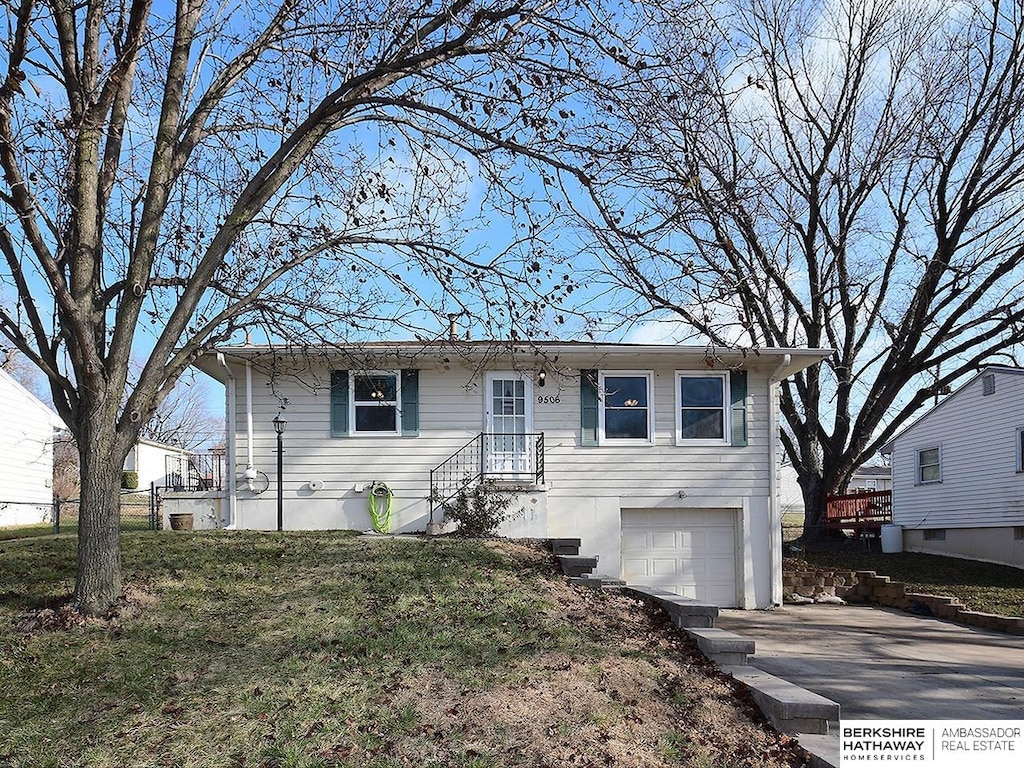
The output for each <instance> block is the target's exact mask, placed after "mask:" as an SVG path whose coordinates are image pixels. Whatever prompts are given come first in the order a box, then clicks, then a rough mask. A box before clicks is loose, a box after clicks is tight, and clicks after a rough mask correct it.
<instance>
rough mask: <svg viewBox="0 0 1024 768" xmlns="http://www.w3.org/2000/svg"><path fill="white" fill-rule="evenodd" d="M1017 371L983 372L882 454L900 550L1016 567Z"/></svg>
mask: <svg viewBox="0 0 1024 768" xmlns="http://www.w3.org/2000/svg"><path fill="white" fill-rule="evenodd" d="M1022 403H1024V369H1020V368H1009V367H1001V366H991V367H989V368H985V369H984V370H982V371H981V373H979V374H978V375H976V376H975V377H974V378H972V379H970V380H969V381H968V382H967V383H966V384H964V385H963V386H962V387H960V388H959V389H958V390H956V391H955V392H954V393H953V394H951V395H949V396H948V397H947V398H946V399H945V400H943V401H942V402H940V403H939V404H938V405H937V406H935V407H934V408H932V410H930V411H928V412H927V413H926V414H924V415H923V416H922V417H921V418H920V419H918V420H917V421H916V422H914V423H913V424H911V425H910V426H909V427H907V428H905V429H904V430H903V431H902V432H900V433H899V434H897V435H896V436H895V437H894V438H893V439H892V440H890V441H889V443H888V444H887V445H886V446H885V447H884V448H883V449H882V450H883V452H884V453H888V454H891V456H892V460H891V465H892V482H893V487H892V504H893V507H892V512H893V524H894V525H899V526H902V529H903V547H904V549H906V550H909V551H912V552H931V553H934V554H942V555H952V556H954V557H964V558H969V559H972V560H987V561H991V562H996V563H1007V564H1009V565H1015V566H1018V567H1024V452H1022V449H1024V410H1022V409H1021V404H1022Z"/></svg>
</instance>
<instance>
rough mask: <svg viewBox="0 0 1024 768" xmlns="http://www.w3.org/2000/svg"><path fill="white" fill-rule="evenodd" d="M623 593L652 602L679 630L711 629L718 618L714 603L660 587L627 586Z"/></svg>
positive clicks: (716, 607)
mask: <svg viewBox="0 0 1024 768" xmlns="http://www.w3.org/2000/svg"><path fill="white" fill-rule="evenodd" d="M623 592H625V593H626V594H629V595H632V596H633V597H638V598H640V599H641V600H650V601H653V602H654V603H655V605H657V606H658V607H659V608H661V609H662V610H663V611H665V613H667V614H668V617H669V619H671V621H672V623H673V624H674V625H675V626H676V627H679V628H680V629H686V628H688V627H713V626H715V619H716V618H718V606H717V605H715V604H714V603H705V602H703V601H701V600H694V599H693V598H692V597H683V596H682V595H677V594H676V593H675V592H669V591H668V590H666V589H661V588H660V587H649V586H646V585H643V584H629V585H627V586H626V587H624V588H623Z"/></svg>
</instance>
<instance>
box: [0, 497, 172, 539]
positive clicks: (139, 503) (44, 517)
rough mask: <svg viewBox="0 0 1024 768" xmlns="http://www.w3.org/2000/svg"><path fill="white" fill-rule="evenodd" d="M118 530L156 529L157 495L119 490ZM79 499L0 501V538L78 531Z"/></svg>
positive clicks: (158, 511) (159, 518) (158, 505)
mask: <svg viewBox="0 0 1024 768" xmlns="http://www.w3.org/2000/svg"><path fill="white" fill-rule="evenodd" d="M120 505H121V530H122V531H155V530H158V529H159V528H160V525H161V515H160V497H159V494H158V493H157V490H156V489H155V488H151V489H150V490H148V491H122V493H121V498H120ZM78 514H79V500H78V499H55V500H54V501H53V502H52V503H50V504H46V503H42V504H26V503H24V502H4V501H0V541H2V540H5V539H17V538H25V537H29V536H43V535H46V534H57V533H78Z"/></svg>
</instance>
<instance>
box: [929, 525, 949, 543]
mask: <svg viewBox="0 0 1024 768" xmlns="http://www.w3.org/2000/svg"><path fill="white" fill-rule="evenodd" d="M924 540H925V541H945V540H946V529H945V528H925V530H924Z"/></svg>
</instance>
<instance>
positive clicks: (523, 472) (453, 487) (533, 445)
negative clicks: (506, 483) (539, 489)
mask: <svg viewBox="0 0 1024 768" xmlns="http://www.w3.org/2000/svg"><path fill="white" fill-rule="evenodd" d="M491 478H493V479H504V480H532V481H533V482H535V483H538V484H540V483H543V482H544V433H543V432H481V433H480V434H479V435H477V436H476V437H474V438H473V439H472V440H470V441H469V442H468V443H466V444H465V445H464V446H462V447H461V448H459V450H457V451H456V452H455V453H453V454H452V455H451V456H449V457H448V458H447V459H445V460H444V461H442V462H441V463H440V464H438V465H437V466H436V467H434V468H433V469H432V470H430V522H434V510H436V509H437V508H438V507H441V506H443V505H444V504H446V503H447V502H449V501H451V500H452V499H453V498H455V497H456V496H457V495H458V494H459V493H460V492H461V491H463V490H465V489H467V488H469V487H471V486H473V485H475V484H476V483H478V482H480V481H482V480H486V479H491Z"/></svg>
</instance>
